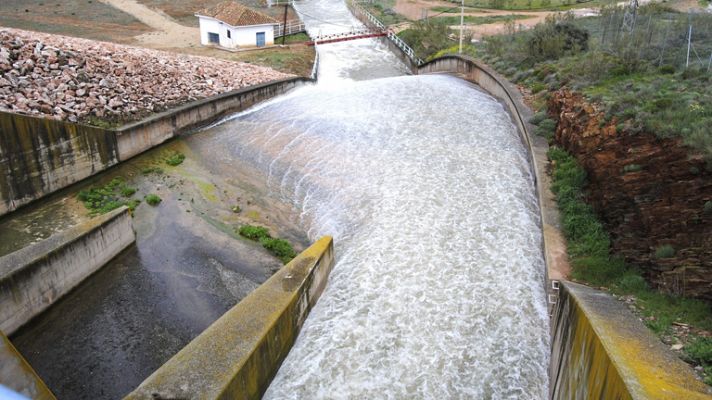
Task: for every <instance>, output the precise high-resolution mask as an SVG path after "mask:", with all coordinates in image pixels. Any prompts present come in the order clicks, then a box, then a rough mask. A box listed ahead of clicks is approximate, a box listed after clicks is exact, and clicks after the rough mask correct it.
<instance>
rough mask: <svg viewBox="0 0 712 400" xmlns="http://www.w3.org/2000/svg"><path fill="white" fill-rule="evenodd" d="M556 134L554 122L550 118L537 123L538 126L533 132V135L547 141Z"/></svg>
mask: <svg viewBox="0 0 712 400" xmlns="http://www.w3.org/2000/svg"><path fill="white" fill-rule="evenodd" d="M555 132H556V121H554V120H553V119H551V118H545V119H544V120H542V121H541V122H540V123H539V126H537V127H536V129H535V130H534V133H535V134H537V135H539V136H543V137H545V138H547V139H551V138H553V137H554V133H555Z"/></svg>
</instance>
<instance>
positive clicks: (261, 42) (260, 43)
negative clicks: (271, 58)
mask: <svg viewBox="0 0 712 400" xmlns="http://www.w3.org/2000/svg"><path fill="white" fill-rule="evenodd" d="M257 47H265V33H264V32H257Z"/></svg>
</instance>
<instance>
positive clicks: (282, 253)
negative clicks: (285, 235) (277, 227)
mask: <svg viewBox="0 0 712 400" xmlns="http://www.w3.org/2000/svg"><path fill="white" fill-rule="evenodd" d="M260 244H262V247H264V248H265V249H267V250H268V251H269V252H270V253H272V254H274V255H275V256H277V257H279V259H280V260H282V262H284V263H285V264H286V263H288V262H289V261H291V260H292V259H293V258H294V257H295V256H296V255H297V253H296V252H295V251H294V248H293V247H292V245H291V244H289V242H288V241H286V240H284V239H274V238H271V237H263V238H260Z"/></svg>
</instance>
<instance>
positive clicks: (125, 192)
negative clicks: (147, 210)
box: [77, 177, 141, 216]
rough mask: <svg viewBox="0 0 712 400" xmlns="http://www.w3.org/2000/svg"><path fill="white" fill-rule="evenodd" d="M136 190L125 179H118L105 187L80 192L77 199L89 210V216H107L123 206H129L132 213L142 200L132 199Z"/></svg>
mask: <svg viewBox="0 0 712 400" xmlns="http://www.w3.org/2000/svg"><path fill="white" fill-rule="evenodd" d="M134 193H136V189H135V188H132V187H129V186H127V185H126V183H125V182H124V179H123V178H121V177H117V178H114V179H112V180H111V181H110V182H109V183H107V184H106V185H104V186H97V187H91V188H89V189H85V190H82V191H80V192H79V194H78V195H77V197H78V198H79V200H81V201H82V203H84V206H85V207H86V208H87V209H88V210H89V215H92V216H94V215H100V214H105V213H107V212H109V211H112V210H115V209H117V208H119V207H121V206H124V205H125V206H127V207H128V208H129V209H130V210H131V211H132V212H133V211H134V210H135V209H136V207H138V205H139V203H140V202H141V201H140V200H136V199H127V198H130V197H131V196H132V195H133V194H134Z"/></svg>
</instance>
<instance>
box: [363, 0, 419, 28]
mask: <svg viewBox="0 0 712 400" xmlns="http://www.w3.org/2000/svg"><path fill="white" fill-rule="evenodd" d="M395 4H396V2H395V1H393V0H377V1H375V2H373V3H363V4H362V5H363V6H364V7H365V8H366V10H367V11H368V12H370V13H371V14H373V16H374V17H376V18H378V20H379V21H381V22H382V23H383V24H384V25H386V26H389V25H395V24H399V23H401V22H406V21H408V19H407V18H406V17H404V16H402V15H400V14H398V13H397V12H395V11H394V10H393V7H394V6H395Z"/></svg>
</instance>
